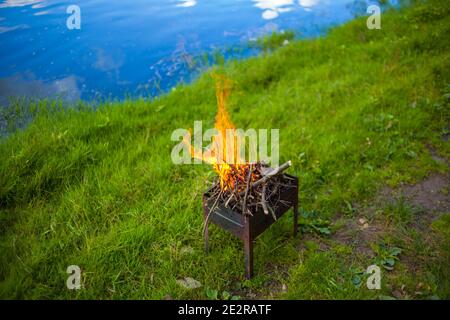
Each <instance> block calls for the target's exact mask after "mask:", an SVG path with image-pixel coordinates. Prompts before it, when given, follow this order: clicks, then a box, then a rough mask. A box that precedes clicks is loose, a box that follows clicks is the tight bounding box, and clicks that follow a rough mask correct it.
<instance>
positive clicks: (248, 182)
mask: <svg viewBox="0 0 450 320" xmlns="http://www.w3.org/2000/svg"><path fill="white" fill-rule="evenodd" d="M252 173H253V165H252V164H251V165H250V169H249V170H248V175H247V185H246V188H245V195H244V205H243V206H242V214H245V213H246V211H247V197H248V190H249V189H250V180H251V177H252Z"/></svg>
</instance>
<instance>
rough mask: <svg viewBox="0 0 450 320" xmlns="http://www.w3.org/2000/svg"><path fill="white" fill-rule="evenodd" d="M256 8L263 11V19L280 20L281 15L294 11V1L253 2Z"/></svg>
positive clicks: (263, 0)
mask: <svg viewBox="0 0 450 320" xmlns="http://www.w3.org/2000/svg"><path fill="white" fill-rule="evenodd" d="M253 2H256V3H255V7H257V8H260V9H263V10H264V11H263V13H262V18H263V19H266V20H271V19H275V18H278V16H279V15H280V13H283V12H289V11H291V10H292V5H293V4H294V0H253Z"/></svg>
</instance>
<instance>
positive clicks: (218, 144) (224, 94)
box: [183, 75, 255, 191]
mask: <svg viewBox="0 0 450 320" xmlns="http://www.w3.org/2000/svg"><path fill="white" fill-rule="evenodd" d="M214 78H215V80H216V98H217V115H216V121H215V125H214V128H215V129H216V130H217V134H216V135H214V136H213V137H212V143H211V145H210V147H209V149H207V150H205V151H204V152H202V150H201V149H200V150H199V149H196V148H195V147H194V146H192V145H191V141H190V135H186V136H185V137H184V139H183V142H184V143H185V144H186V145H187V146H188V148H189V150H190V153H191V156H192V158H196V159H200V160H202V161H204V162H206V163H209V164H211V165H212V166H213V168H214V170H215V171H216V172H217V174H218V176H219V181H220V187H221V189H222V190H223V191H233V190H235V188H237V185H238V182H239V181H240V182H244V181H245V180H246V179H247V177H248V174H249V170H251V167H252V166H251V165H250V163H247V162H246V161H245V159H242V158H241V157H240V156H239V152H238V143H237V136H236V128H235V126H234V124H233V122H231V119H230V116H229V114H228V111H227V108H226V103H227V99H228V97H229V95H230V91H231V82H230V80H228V79H227V78H225V77H224V76H219V75H215V76H214ZM227 139H228V141H227ZM251 178H252V180H254V179H255V177H253V175H252V177H251ZM238 191H241V190H238Z"/></svg>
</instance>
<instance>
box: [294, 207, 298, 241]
mask: <svg viewBox="0 0 450 320" xmlns="http://www.w3.org/2000/svg"><path fill="white" fill-rule="evenodd" d="M297 232H298V203H296V204H294V236H296V235H297Z"/></svg>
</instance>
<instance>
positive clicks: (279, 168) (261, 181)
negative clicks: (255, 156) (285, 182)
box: [252, 160, 292, 188]
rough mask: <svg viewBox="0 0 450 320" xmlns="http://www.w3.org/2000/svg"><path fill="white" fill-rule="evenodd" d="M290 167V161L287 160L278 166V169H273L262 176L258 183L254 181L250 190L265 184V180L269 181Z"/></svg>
mask: <svg viewBox="0 0 450 320" xmlns="http://www.w3.org/2000/svg"><path fill="white" fill-rule="evenodd" d="M291 165H292V162H291V160H289V161H288V162H286V163H284V164H282V165H281V166H279V167H278V168H275V169H273V170H272V171H270V172H269V173H268V174H266V175H264V177H262V178H261V179H259V180H258V181H256V182H255V183H254V184H253V185H252V188H254V187H257V186H259V185H260V184H262V183H265V182H266V181H267V180H269V179H270V178H272V177H273V176H275V175H277V174H279V173H280V172H283V171H284V170H286V169H287V168H289V167H290V166H291Z"/></svg>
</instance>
